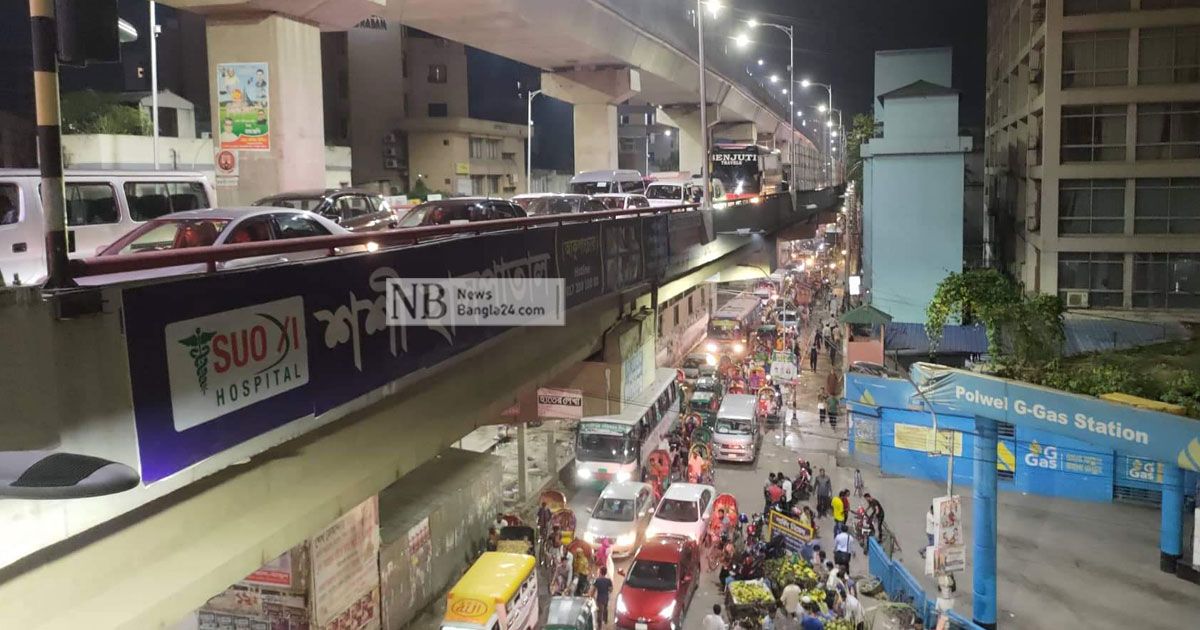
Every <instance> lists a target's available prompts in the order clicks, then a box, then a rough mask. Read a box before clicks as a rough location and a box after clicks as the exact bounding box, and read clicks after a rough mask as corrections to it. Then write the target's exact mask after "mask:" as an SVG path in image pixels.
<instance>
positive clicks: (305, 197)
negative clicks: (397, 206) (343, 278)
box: [254, 188, 400, 232]
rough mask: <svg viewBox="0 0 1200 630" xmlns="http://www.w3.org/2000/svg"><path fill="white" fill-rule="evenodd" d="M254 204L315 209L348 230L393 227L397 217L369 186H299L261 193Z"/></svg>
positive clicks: (314, 210) (295, 208)
mask: <svg viewBox="0 0 1200 630" xmlns="http://www.w3.org/2000/svg"><path fill="white" fill-rule="evenodd" d="M254 205H255V206H273V207H276V208H291V209H294V210H308V211H309V212H315V213H317V214H319V215H321V216H323V217H325V218H327V219H329V220H330V221H333V222H335V223H337V224H338V225H340V226H342V227H344V228H346V229H347V230H350V231H351V232H372V231H375V230H386V229H389V228H394V227H396V225H397V224H398V223H399V222H400V217H399V216H397V215H396V213H395V212H393V211H392V209H391V207H390V206H389V205H388V203H387V202H386V201H384V199H383V196H381V195H379V194H378V193H373V192H371V191H369V190H357V189H354V188H336V189H335V188H329V189H325V190H301V191H296V192H285V193H279V194H278V195H271V196H270V197H263V198H262V199H259V200H258V201H255V202H254Z"/></svg>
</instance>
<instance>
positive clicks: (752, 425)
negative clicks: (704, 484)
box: [713, 394, 762, 462]
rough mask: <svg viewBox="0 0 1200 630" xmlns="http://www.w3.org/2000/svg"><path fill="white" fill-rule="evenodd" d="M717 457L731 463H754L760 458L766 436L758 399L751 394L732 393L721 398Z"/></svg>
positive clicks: (716, 431)
mask: <svg viewBox="0 0 1200 630" xmlns="http://www.w3.org/2000/svg"><path fill="white" fill-rule="evenodd" d="M713 429H714V430H713V451H714V455H715V456H716V459H718V460H721V461H727V462H753V461H755V460H756V459H758V447H759V443H760V440H761V438H762V430H761V428H760V427H759V417H758V399H757V398H756V397H754V396H751V395H749V394H730V395H728V396H726V397H725V398H724V400H722V401H721V409H720V410H719V411H717V422H716V426H715V427H714V428H713Z"/></svg>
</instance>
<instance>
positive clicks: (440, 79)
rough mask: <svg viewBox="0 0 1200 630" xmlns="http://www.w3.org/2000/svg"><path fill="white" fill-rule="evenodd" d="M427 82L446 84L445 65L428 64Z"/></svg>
mask: <svg viewBox="0 0 1200 630" xmlns="http://www.w3.org/2000/svg"><path fill="white" fill-rule="evenodd" d="M428 81H429V82H430V83H445V82H446V64H444V63H431V64H429V78H428Z"/></svg>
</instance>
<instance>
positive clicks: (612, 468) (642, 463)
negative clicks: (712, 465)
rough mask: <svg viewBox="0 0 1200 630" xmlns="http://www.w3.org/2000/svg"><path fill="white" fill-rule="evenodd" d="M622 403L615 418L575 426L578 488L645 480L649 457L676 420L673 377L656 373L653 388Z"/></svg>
mask: <svg viewBox="0 0 1200 630" xmlns="http://www.w3.org/2000/svg"><path fill="white" fill-rule="evenodd" d="M623 398H624V403H623V405H622V409H621V412H620V413H617V414H613V415H605V416H587V417H585V418H583V419H582V420H580V421H579V431H578V435H577V436H576V439H575V477H576V479H577V481H578V482H579V483H580V484H585V485H586V484H594V485H605V484H607V483H608V482H609V481H630V480H644V479H645V477H646V474H645V473H646V465H647V461H648V460H649V458H650V453H652V452H654V451H655V450H656V449H658V448H660V447H662V445H663V444H665V443H666V441H667V435H668V434H669V433H670V432H671V429H673V428H674V426H675V424H676V422H677V421H678V418H679V414H678V411H679V404H678V403H679V382H678V378H677V371H676V370H675V369H674V368H659V369H657V370H655V371H654V384H653V385H651V386H650V387H649V388H647V389H646V390H645V391H642V392H639V393H636V394H634V395H633V397H629V396H628V395H625V396H623Z"/></svg>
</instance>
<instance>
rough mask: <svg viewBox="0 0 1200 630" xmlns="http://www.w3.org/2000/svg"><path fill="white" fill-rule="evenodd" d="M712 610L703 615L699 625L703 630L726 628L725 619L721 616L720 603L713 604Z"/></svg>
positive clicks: (722, 629) (726, 629)
mask: <svg viewBox="0 0 1200 630" xmlns="http://www.w3.org/2000/svg"><path fill="white" fill-rule="evenodd" d="M712 610H713V611H712V612H711V613H709V614H707V615H705V616H704V621H702V622H701V623H700V627H701V628H703V629H704V630H728V629H729V626H728V625H726V623H725V620H724V619H722V618H721V605H720V604H713V607H712Z"/></svg>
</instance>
